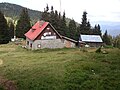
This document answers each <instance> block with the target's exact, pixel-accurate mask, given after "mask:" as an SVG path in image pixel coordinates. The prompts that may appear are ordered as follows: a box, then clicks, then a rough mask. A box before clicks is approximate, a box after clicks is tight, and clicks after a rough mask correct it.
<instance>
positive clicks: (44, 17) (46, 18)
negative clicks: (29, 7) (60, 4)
mask: <svg viewBox="0 0 120 90" xmlns="http://www.w3.org/2000/svg"><path fill="white" fill-rule="evenodd" d="M48 11H49V6H48V4H47V6H46V8H45V9H44V12H43V13H42V17H41V19H42V20H44V21H46V22H50V17H51V16H50V13H49V12H48Z"/></svg>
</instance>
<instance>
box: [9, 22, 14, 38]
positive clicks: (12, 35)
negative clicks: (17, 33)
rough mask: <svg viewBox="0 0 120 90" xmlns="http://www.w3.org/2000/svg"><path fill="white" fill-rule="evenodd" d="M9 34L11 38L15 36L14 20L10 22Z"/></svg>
mask: <svg viewBox="0 0 120 90" xmlns="http://www.w3.org/2000/svg"><path fill="white" fill-rule="evenodd" d="M9 34H10V38H13V37H14V24H13V22H10V25H9Z"/></svg>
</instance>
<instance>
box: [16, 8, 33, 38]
mask: <svg viewBox="0 0 120 90" xmlns="http://www.w3.org/2000/svg"><path fill="white" fill-rule="evenodd" d="M30 28H31V25H30V17H29V15H28V10H27V9H26V8H24V9H23V10H22V12H21V14H20V18H19V20H18V22H17V25H16V36H17V37H19V38H24V39H25V36H24V34H25V33H26V32H27V31H28V30H29V29H30Z"/></svg>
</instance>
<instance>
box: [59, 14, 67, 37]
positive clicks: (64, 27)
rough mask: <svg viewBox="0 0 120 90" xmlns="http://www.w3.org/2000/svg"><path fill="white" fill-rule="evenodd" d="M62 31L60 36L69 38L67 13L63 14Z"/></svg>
mask: <svg viewBox="0 0 120 90" xmlns="http://www.w3.org/2000/svg"><path fill="white" fill-rule="evenodd" d="M60 27H61V30H60V34H61V35H63V36H65V35H66V36H68V35H67V32H68V27H67V25H66V16H65V12H63V16H62V19H61V26H60Z"/></svg>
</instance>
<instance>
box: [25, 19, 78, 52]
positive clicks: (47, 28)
mask: <svg viewBox="0 0 120 90" xmlns="http://www.w3.org/2000/svg"><path fill="white" fill-rule="evenodd" d="M25 36H26V47H27V48H28V49H32V50H35V49H42V48H63V47H67V48H71V47H75V46H76V41H75V40H72V39H70V38H67V37H64V36H62V35H60V34H59V33H58V32H57V30H55V28H54V27H53V26H52V25H51V24H50V23H49V22H45V21H38V22H37V23H35V25H33V27H32V28H31V29H30V30H29V31H28V32H27V33H25Z"/></svg>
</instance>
